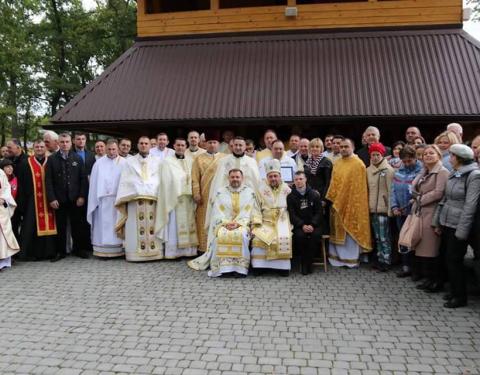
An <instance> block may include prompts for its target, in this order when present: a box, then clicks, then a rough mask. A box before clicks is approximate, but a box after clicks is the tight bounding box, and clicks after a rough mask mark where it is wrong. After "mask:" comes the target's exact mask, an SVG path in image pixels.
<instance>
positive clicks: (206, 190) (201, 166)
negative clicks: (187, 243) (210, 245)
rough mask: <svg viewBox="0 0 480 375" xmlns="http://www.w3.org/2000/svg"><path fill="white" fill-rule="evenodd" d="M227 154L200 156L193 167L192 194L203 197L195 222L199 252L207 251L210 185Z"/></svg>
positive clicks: (204, 154)
mask: <svg viewBox="0 0 480 375" xmlns="http://www.w3.org/2000/svg"><path fill="white" fill-rule="evenodd" d="M224 156H225V154H222V153H220V152H217V153H216V154H209V153H208V152H207V153H203V154H201V155H198V156H197V158H196V159H195V161H194V162H193V166H192V193H193V196H194V197H195V196H196V195H200V196H201V197H202V201H201V203H197V210H196V212H195V220H196V224H197V235H198V241H199V247H198V250H199V251H202V252H205V251H207V235H208V233H207V229H205V215H206V214H207V205H208V199H209V194H210V185H211V184H212V180H213V177H214V176H215V172H216V171H217V167H218V161H219V160H220V159H221V158H223V157H224Z"/></svg>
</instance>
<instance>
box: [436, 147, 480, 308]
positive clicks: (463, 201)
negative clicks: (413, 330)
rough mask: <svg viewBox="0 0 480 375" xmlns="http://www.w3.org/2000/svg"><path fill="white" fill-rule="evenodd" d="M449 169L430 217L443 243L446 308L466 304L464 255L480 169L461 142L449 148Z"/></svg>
mask: <svg viewBox="0 0 480 375" xmlns="http://www.w3.org/2000/svg"><path fill="white" fill-rule="evenodd" d="M449 152H450V163H451V164H452V167H453V171H452V172H451V173H450V176H449V177H448V181H447V185H446V187H445V194H444V196H443V198H442V200H441V201H440V203H439V204H438V206H437V208H436V210H435V215H434V217H433V220H432V221H433V224H432V225H433V226H434V227H436V230H435V232H436V233H437V234H441V236H442V244H443V246H445V250H446V254H445V260H446V266H447V270H448V277H449V281H450V293H449V294H447V295H446V296H445V299H446V300H447V302H446V303H445V304H444V307H446V308H457V307H462V306H465V305H466V304H467V279H466V275H465V269H464V264H463V262H464V257H465V254H466V253H467V248H468V243H469V241H468V240H469V237H470V234H471V231H472V228H474V223H475V214H476V211H477V209H478V201H479V199H480V170H479V169H478V165H477V163H475V162H474V153H473V150H472V149H471V148H470V147H468V146H466V145H462V144H454V145H452V146H450V148H449Z"/></svg>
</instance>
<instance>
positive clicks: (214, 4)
mask: <svg viewBox="0 0 480 375" xmlns="http://www.w3.org/2000/svg"><path fill="white" fill-rule="evenodd" d="M219 4H220V0H210V9H211V10H218V9H219V7H220V6H219Z"/></svg>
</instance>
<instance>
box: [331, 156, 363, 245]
mask: <svg viewBox="0 0 480 375" xmlns="http://www.w3.org/2000/svg"><path fill="white" fill-rule="evenodd" d="M326 198H327V199H328V200H329V201H331V202H332V211H331V215H330V226H331V228H330V242H332V243H334V244H337V245H343V244H345V239H346V233H348V234H349V235H350V236H351V237H352V238H353V239H354V241H355V242H356V243H357V244H358V245H359V246H360V247H361V248H362V249H363V251H364V252H369V251H371V250H372V238H371V233H370V213H369V207H368V187H367V172H366V168H365V165H364V164H363V162H362V161H361V160H360V159H359V158H358V157H357V156H356V155H353V156H351V157H348V158H343V157H342V158H341V159H338V160H337V161H336V162H335V164H334V165H333V172H332V180H331V182H330V188H329V189H328V192H327V196H326Z"/></svg>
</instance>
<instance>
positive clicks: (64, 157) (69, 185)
mask: <svg viewBox="0 0 480 375" xmlns="http://www.w3.org/2000/svg"><path fill="white" fill-rule="evenodd" d="M59 146H60V150H59V151H57V152H56V153H54V154H53V155H51V156H50V157H49V158H48V162H47V168H46V171H45V185H46V192H47V200H48V203H49V204H50V207H52V208H53V209H54V210H56V211H55V215H56V218H55V219H56V223H57V232H58V237H57V238H58V245H57V255H56V257H55V258H54V259H52V261H53V262H56V261H59V260H60V259H63V258H65V256H66V253H67V219H70V226H71V229H72V239H73V252H74V254H75V255H76V256H78V257H80V258H88V253H87V249H88V242H89V241H88V239H89V238H90V234H89V233H88V234H86V233H85V229H84V228H85V224H84V221H86V217H85V215H84V210H83V206H84V204H85V200H86V197H87V193H88V180H87V174H86V171H85V165H84V163H83V160H82V158H81V157H80V156H78V155H77V154H76V153H75V152H74V151H73V150H72V139H71V137H70V135H69V134H67V133H62V134H60V136H59Z"/></svg>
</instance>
